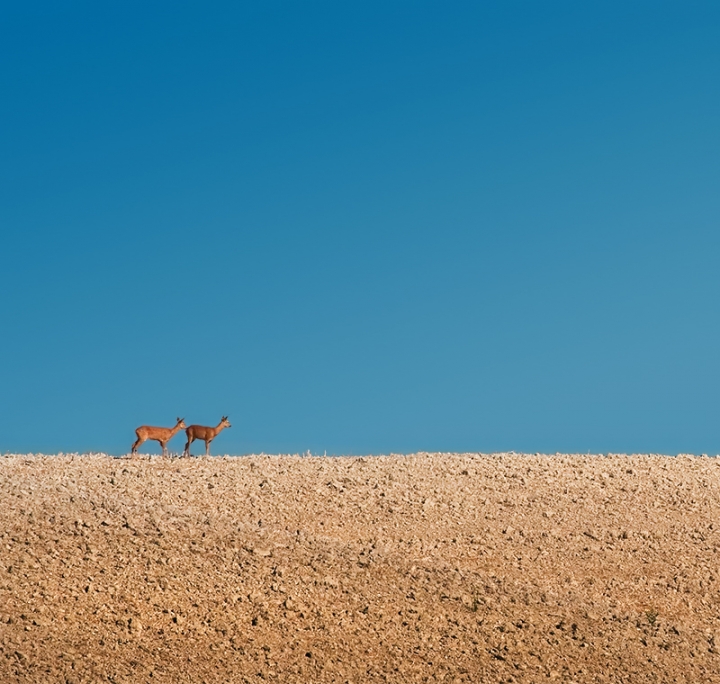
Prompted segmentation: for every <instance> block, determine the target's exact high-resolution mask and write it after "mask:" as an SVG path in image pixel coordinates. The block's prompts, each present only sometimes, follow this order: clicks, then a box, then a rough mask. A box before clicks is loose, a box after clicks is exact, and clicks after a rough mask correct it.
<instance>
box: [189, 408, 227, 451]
mask: <svg viewBox="0 0 720 684" xmlns="http://www.w3.org/2000/svg"><path fill="white" fill-rule="evenodd" d="M229 427H232V425H230V421H229V420H228V418H227V416H223V417H222V418H221V419H220V422H219V423H218V425H217V427H205V426H204V425H191V426H190V427H188V428H187V430H185V434H186V435H187V444H186V445H185V451H183V455H185V454H187V455H188V456H189V455H190V445H191V444H192V443H193V442H194V441H195V440H196V439H201V440H203V442H205V455H206V456H209V455H210V442H212V441H213V440H214V439H215V438H216V437H217V436H218V435H219V434H220V432H221V431H222V430H224V429H225V428H229Z"/></svg>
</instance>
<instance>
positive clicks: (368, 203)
mask: <svg viewBox="0 0 720 684" xmlns="http://www.w3.org/2000/svg"><path fill="white" fill-rule="evenodd" d="M13 5H14V6H13ZM719 37H720V5H719V4H718V3H716V2H632V1H631V2H628V1H626V0H625V1H623V2H602V3H600V2H597V3H578V2H565V3H560V2H547V3H537V2H513V1H508V0H502V1H499V2H484V3H476V2H473V3H469V2H468V3H465V2H455V3H441V2H388V0H384V1H383V2H370V1H368V0H364V1H363V2H361V3H359V2H358V3H345V2H343V3H338V2H302V3H301V2H258V3H231V2H226V3H218V2H215V3H213V2H202V3H201V2H182V3H178V2H172V3H171V2H155V3H145V2H142V3H141V2H123V3H96V2H86V3H80V2H68V3H49V2H23V3H20V2H17V3H5V4H4V5H3V9H2V13H1V16H0V63H1V64H2V67H1V68H0V259H1V261H0V264H1V265H2V270H1V271H0V276H1V281H0V322H1V325H2V329H1V331H0V451H2V452H5V451H16V452H28V451H30V452H38V451H43V452H46V453H51V452H57V451H64V452H68V451H86V450H93V451H100V450H102V451H108V452H111V453H117V454H121V453H125V452H126V451H127V450H128V448H129V446H130V444H131V442H132V441H133V439H134V434H133V431H134V428H135V427H137V426H138V425H140V424H143V423H149V424H153V425H171V424H173V423H174V419H175V417H176V416H184V417H185V418H186V420H187V422H197V423H202V424H216V423H217V421H218V420H219V418H220V416H221V415H223V414H229V416H230V419H231V421H232V423H233V427H232V429H230V430H228V431H226V432H224V433H222V434H221V435H220V436H219V437H218V438H217V440H216V441H215V443H214V445H213V451H214V453H217V454H220V453H237V454H240V453H248V452H260V451H265V452H299V451H305V450H308V449H309V450H311V451H313V452H316V453H323V452H325V451H327V452H328V453H333V454H358V453H382V452H389V451H395V452H410V451H415V450H433V451H434V450H443V451H450V450H452V451H457V450H462V451H497V450H516V451H529V452H536V451H541V452H555V451H578V452H587V451H591V452H608V451H613V452H622V451H627V452H632V451H653V452H664V453H677V452H685V451H689V452H697V453H702V452H706V453H713V454H714V453H717V452H720V399H719V397H718V388H719V381H720V317H719V315H718V314H719V311H718V301H719V295H720V273H718V268H719V266H720V222H719V219H720V88H719V87H718V86H719V84H720V38H719ZM182 446H183V439H182V437H180V436H178V437H176V438H175V440H174V441H173V442H171V449H173V450H175V451H179V450H181V449H182ZM145 450H146V451H150V452H153V453H157V452H158V451H159V449H158V447H157V445H155V446H150V447H149V448H147V449H145ZM200 450H201V449H200Z"/></svg>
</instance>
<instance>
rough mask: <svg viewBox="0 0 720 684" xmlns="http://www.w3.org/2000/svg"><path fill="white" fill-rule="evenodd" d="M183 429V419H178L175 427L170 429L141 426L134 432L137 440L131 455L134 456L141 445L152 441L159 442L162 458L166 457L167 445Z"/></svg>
mask: <svg viewBox="0 0 720 684" xmlns="http://www.w3.org/2000/svg"><path fill="white" fill-rule="evenodd" d="M184 427H185V419H184V418H178V419H177V425H176V426H175V427H172V428H163V427H152V426H151V425H141V426H140V427H139V428H138V429H137V430H135V434H136V435H137V440H136V441H135V443H134V444H133V445H132V449H131V452H132V455H133V456H135V454H136V453H137V450H138V447H139V446H140V445H141V444H142V443H143V442H146V441H147V440H148V439H154V440H155V441H156V442H160V445H161V446H162V450H163V456H167V443H168V442H169V441H170V440H171V439H172V438H173V437H174V436H175V435H176V434H177V433H178V432H180V430H182V429H183V428H184Z"/></svg>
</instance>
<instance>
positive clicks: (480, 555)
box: [0, 454, 720, 684]
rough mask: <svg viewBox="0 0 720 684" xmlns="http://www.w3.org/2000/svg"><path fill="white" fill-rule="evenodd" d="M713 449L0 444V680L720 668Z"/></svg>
mask: <svg viewBox="0 0 720 684" xmlns="http://www.w3.org/2000/svg"><path fill="white" fill-rule="evenodd" d="M719 528H720V461H717V460H715V459H711V458H705V457H696V458H694V457H677V458H670V457H662V456H642V455H637V456H562V455H556V456H540V455H535V456H530V455H515V454H502V455H475V454H463V455H457V454H416V455H412V456H383V457H365V458H354V457H353V458H319V457H298V456H249V457H238V458H213V457H211V458H204V457H203V458H192V459H191V458H184V459H165V458H160V457H153V458H147V457H144V458H141V459H138V460H129V459H115V458H111V457H108V456H102V455H91V456H66V455H60V456H22V455H20V456H17V455H8V456H4V457H0V681H2V682H103V681H108V682H261V681H277V682H355V683H360V682H426V681H433V682H434V681H444V682H553V681H557V682H577V683H581V682H628V683H630V682H632V683H633V684H636V683H638V682H720V655H719V651H720V579H719V577H718V575H719V574H720V563H719V561H720V554H719V553H718V548H719V547H720V534H719Z"/></svg>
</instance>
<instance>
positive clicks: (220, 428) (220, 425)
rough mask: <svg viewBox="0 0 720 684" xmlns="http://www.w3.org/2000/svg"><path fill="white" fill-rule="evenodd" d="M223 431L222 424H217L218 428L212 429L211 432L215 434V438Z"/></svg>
mask: <svg viewBox="0 0 720 684" xmlns="http://www.w3.org/2000/svg"><path fill="white" fill-rule="evenodd" d="M224 429H225V426H224V425H223V424H222V423H218V426H217V427H215V428H213V432H214V433H215V436H217V435H219V434H220V432H222V431H223V430H224Z"/></svg>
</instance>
